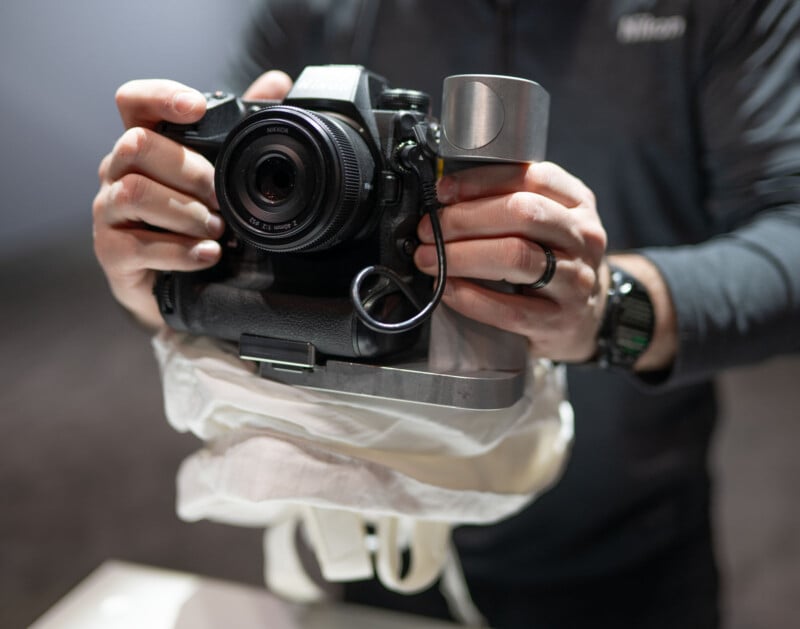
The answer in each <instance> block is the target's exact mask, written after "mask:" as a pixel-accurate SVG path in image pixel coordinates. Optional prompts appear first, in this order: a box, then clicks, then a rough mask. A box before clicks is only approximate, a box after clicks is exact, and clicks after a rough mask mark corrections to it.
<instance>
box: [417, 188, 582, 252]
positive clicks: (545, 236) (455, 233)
mask: <svg viewBox="0 0 800 629" xmlns="http://www.w3.org/2000/svg"><path fill="white" fill-rule="evenodd" d="M583 218H584V217H582V216H580V215H578V214H577V213H574V212H573V213H570V212H568V211H566V209H565V208H564V206H563V205H561V204H559V203H557V202H556V201H554V200H552V199H549V198H548V197H546V196H542V195H540V194H536V193H528V192H514V193H511V194H506V195H502V196H493V197H489V198H486V199H475V200H470V201H463V202H461V203H456V204H455V205H450V206H447V207H445V208H443V209H442V210H441V211H440V213H439V222H440V224H441V226H442V234H443V235H444V238H445V241H447V242H452V241H456V240H463V239H468V238H493V237H502V236H519V237H522V238H528V239H530V240H534V241H537V240H538V241H542V242H547V243H548V244H549V245H550V246H551V247H552V248H558V249H568V248H572V247H578V246H581V244H582V242H581V232H580V230H579V229H577V226H578V224H579V223H580V221H581V220H582V219H583ZM417 233H418V236H419V238H420V240H421V241H422V242H423V243H426V244H430V243H432V242H433V230H432V228H431V225H430V218H429V217H428V216H427V215H426V216H425V217H423V219H422V220H421V221H420V224H419V228H418V230H417Z"/></svg>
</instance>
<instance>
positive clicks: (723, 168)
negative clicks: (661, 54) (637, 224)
mask: <svg viewBox="0 0 800 629" xmlns="http://www.w3.org/2000/svg"><path fill="white" fill-rule="evenodd" d="M732 4H736V6H735V7H729V8H728V10H727V11H726V12H725V16H724V17H723V18H721V20H720V21H718V23H717V25H716V26H715V27H714V30H713V31H712V29H708V31H707V33H706V35H707V39H708V41H707V42H705V43H704V44H703V48H702V49H701V51H702V52H699V53H698V58H697V60H696V61H697V63H698V64H699V70H698V74H697V76H698V77H699V78H698V84H697V88H696V92H697V122H698V133H699V136H700V142H701V147H702V148H701V150H702V155H701V156H700V162H701V166H702V168H703V169H704V175H705V181H706V211H707V213H708V214H709V216H710V217H711V220H712V221H713V224H714V225H715V231H716V233H718V235H717V236H716V237H713V238H711V239H710V240H708V241H706V242H703V243H700V244H697V245H691V246H684V247H673V248H646V249H643V250H641V251H640V253H642V254H643V255H645V256H646V257H647V258H649V259H650V260H651V261H652V262H653V263H654V264H655V265H656V266H657V267H658V268H659V270H660V271H661V273H662V275H663V277H664V279H665V280H666V283H667V285H668V288H669V290H670V293H671V297H672V301H673V303H674V306H675V311H676V315H677V324H678V334H679V340H678V343H679V347H678V354H677V359H676V361H675V364H674V366H673V368H672V369H671V371H670V373H669V374H668V375H667V377H666V378H665V380H664V382H661V384H669V385H672V384H680V383H687V382H693V381H698V380H701V379H705V378H708V377H709V376H711V375H713V374H714V373H715V372H717V371H719V370H720V369H724V368H729V367H733V366H737V365H743V364H747V363H753V362H757V361H759V360H763V359H765V358H768V357H770V356H773V355H776V354H781V353H789V352H796V351H798V350H799V349H800V2H797V1H796V0H768V1H763V2H753V3H750V4H751V6H750V8H749V10H741V5H740V4H738V3H732ZM714 33H717V34H718V35H717V36H716V37H715V36H714Z"/></svg>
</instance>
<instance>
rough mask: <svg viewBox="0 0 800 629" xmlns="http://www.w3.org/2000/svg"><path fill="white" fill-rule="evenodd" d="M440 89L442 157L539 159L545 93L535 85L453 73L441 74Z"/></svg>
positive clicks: (543, 139) (547, 99) (513, 79)
mask: <svg viewBox="0 0 800 629" xmlns="http://www.w3.org/2000/svg"><path fill="white" fill-rule="evenodd" d="M443 90H444V91H443V95H442V116H441V126H442V131H443V133H442V137H441V145H440V147H439V153H440V155H441V157H442V158H443V159H445V160H470V161H483V162H536V161H541V160H543V159H544V156H545V149H546V145H547V123H548V117H549V111H550V96H549V94H548V93H547V91H546V90H545V89H544V88H543V87H542V86H541V85H539V84H538V83H536V82H534V81H529V80H526V79H520V78H516V77H509V76H498V75H491V74H459V75H455V76H449V77H447V78H446V79H445V80H444V88H443Z"/></svg>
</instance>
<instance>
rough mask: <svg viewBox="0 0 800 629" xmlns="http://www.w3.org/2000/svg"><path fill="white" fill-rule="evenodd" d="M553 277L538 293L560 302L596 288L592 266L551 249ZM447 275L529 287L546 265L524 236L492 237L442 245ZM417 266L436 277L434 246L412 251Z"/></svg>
mask: <svg viewBox="0 0 800 629" xmlns="http://www.w3.org/2000/svg"><path fill="white" fill-rule="evenodd" d="M554 254H555V256H556V259H557V262H556V275H557V279H556V277H554V278H553V281H551V282H550V283H549V284H548V285H547V288H545V289H542V290H539V291H537V295H539V296H541V297H546V298H548V299H555V300H558V301H559V302H576V303H581V302H583V301H585V300H586V299H588V298H589V297H590V296H591V295H592V294H593V293H594V292H595V291H596V289H597V275H596V273H595V271H594V268H593V267H592V266H591V265H589V264H587V263H586V262H584V261H583V260H581V259H580V258H571V257H568V256H565V255H563V254H562V253H560V252H554ZM445 256H446V257H447V275H448V277H449V278H454V277H455V278H469V279H478V280H492V281H506V282H509V283H511V284H516V285H520V286H528V285H530V284H533V283H534V282H536V281H537V280H539V279H540V278H541V277H543V275H544V273H545V270H546V268H547V259H546V256H545V253H544V250H543V249H542V247H541V246H539V245H538V244H537V243H534V242H531V241H529V240H527V239H525V238H517V237H511V238H493V239H486V240H465V241H461V242H456V243H450V244H448V245H447V246H446V247H445ZM414 261H415V263H416V264H417V267H418V268H419V269H420V270H421V271H422V272H424V273H427V274H429V275H432V276H435V275H436V273H437V258H436V251H435V247H433V246H430V245H422V246H420V247H418V248H417V251H416V252H415V254H414Z"/></svg>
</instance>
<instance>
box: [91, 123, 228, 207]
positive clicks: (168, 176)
mask: <svg viewBox="0 0 800 629" xmlns="http://www.w3.org/2000/svg"><path fill="white" fill-rule="evenodd" d="M132 173H135V174H139V175H143V176H144V177H147V178H149V179H152V180H154V181H157V182H159V183H160V184H163V185H164V186H167V187H169V188H173V189H175V190H177V191H180V192H183V193H184V194H187V195H190V196H193V197H195V198H196V199H198V200H200V201H202V202H203V203H205V204H207V205H209V206H210V207H213V208H217V198H216V194H215V192H214V167H213V166H212V165H211V163H210V162H209V161H208V160H206V159H205V158H204V157H203V156H201V155H199V154H198V153H195V152H194V151H192V150H189V149H187V148H186V147H184V146H181V145H180V144H178V143H176V142H173V141H172V140H169V139H168V138H165V137H164V136H161V135H159V134H158V133H156V132H155V131H151V130H149V129H145V128H142V127H134V128H132V129H128V130H127V131H126V132H125V133H124V134H123V135H122V137H120V139H119V140H117V142H116V144H115V145H114V148H113V149H112V151H111V153H110V154H109V155H108V156H106V158H104V159H103V161H102V162H101V164H100V170H99V175H100V180H101V182H105V183H108V182H114V181H116V180H119V179H122V178H123V177H125V176H126V175H129V174H132Z"/></svg>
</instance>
